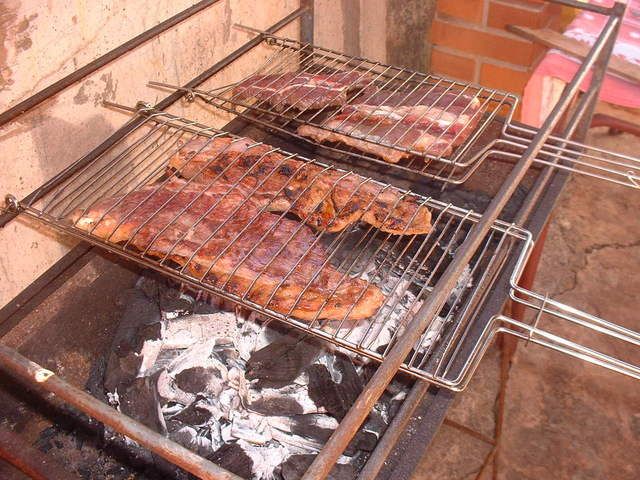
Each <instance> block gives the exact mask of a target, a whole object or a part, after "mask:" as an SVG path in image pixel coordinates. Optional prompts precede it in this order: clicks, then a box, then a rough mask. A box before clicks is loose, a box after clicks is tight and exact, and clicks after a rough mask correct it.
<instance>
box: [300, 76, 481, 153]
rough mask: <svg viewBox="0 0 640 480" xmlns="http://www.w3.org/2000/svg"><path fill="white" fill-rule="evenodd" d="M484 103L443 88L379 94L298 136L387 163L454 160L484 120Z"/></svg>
mask: <svg viewBox="0 0 640 480" xmlns="http://www.w3.org/2000/svg"><path fill="white" fill-rule="evenodd" d="M479 109H480V101H479V100H478V99H477V98H475V97H470V96H468V95H462V94H459V93H453V92H449V91H448V90H446V89H442V88H437V87H434V88H431V89H425V88H422V89H415V90H413V91H409V92H402V91H387V90H378V91H376V92H374V93H371V94H369V95H363V96H361V97H360V98H359V99H357V101H355V102H353V103H351V104H349V105H345V106H344V107H343V108H341V109H340V111H339V112H338V113H337V114H336V115H333V116H331V117H330V118H328V119H327V120H326V121H325V122H324V123H323V124H322V126H321V127H316V126H313V125H302V126H300V127H298V133H299V134H300V135H302V136H305V137H309V138H312V139H313V140H316V141H318V142H340V143H343V144H345V145H349V146H352V147H355V148H357V149H358V150H361V151H363V152H366V153H372V154H374V155H377V156H379V157H381V158H383V159H384V160H386V161H387V162H390V163H398V162H399V161H400V160H402V159H403V158H407V157H410V156H411V155H412V154H411V153H410V152H408V151H406V150H413V151H416V152H418V153H426V154H430V155H433V156H439V157H440V156H448V155H451V153H452V152H453V147H456V146H458V145H460V144H462V143H464V141H465V140H466V139H467V138H468V137H469V135H470V134H471V132H472V131H473V129H474V128H475V127H476V125H477V123H478V121H479V119H480V112H479Z"/></svg>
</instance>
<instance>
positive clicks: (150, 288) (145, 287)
mask: <svg viewBox="0 0 640 480" xmlns="http://www.w3.org/2000/svg"><path fill="white" fill-rule="evenodd" d="M161 285H162V286H164V285H166V279H165V278H164V277H162V276H160V275H159V274H158V273H157V272H154V271H153V270H145V271H144V272H143V274H142V275H141V276H140V278H139V279H138V281H137V282H136V288H137V289H138V290H140V291H141V292H142V293H144V294H145V296H146V297H147V298H148V299H149V300H153V301H155V302H156V303H158V301H159V300H160V289H161Z"/></svg>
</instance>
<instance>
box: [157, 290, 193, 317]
mask: <svg viewBox="0 0 640 480" xmlns="http://www.w3.org/2000/svg"><path fill="white" fill-rule="evenodd" d="M194 306H195V300H194V299H193V298H191V297H190V296H188V295H186V294H183V293H181V292H180V291H179V290H177V289H175V288H164V289H161V290H160V310H162V311H163V312H166V313H171V314H175V316H182V315H188V314H190V313H193V310H194Z"/></svg>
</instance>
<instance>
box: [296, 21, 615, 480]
mask: <svg viewBox="0 0 640 480" xmlns="http://www.w3.org/2000/svg"><path fill="white" fill-rule="evenodd" d="M619 23H620V18H618V17H615V16H613V17H610V18H609V20H608V21H607V23H606V25H605V27H604V28H603V30H602V33H601V34H600V36H599V38H598V41H596V44H595V45H594V47H593V48H592V50H591V52H590V54H589V56H588V57H587V59H586V60H585V62H584V63H583V64H582V65H581V67H580V68H579V69H578V72H577V73H576V75H575V76H574V78H573V80H572V81H571V83H569V84H568V85H567V86H566V87H565V89H564V91H563V95H562V97H561V99H560V100H559V101H558V103H557V104H556V105H555V107H554V108H553V110H552V112H551V114H550V115H549V117H548V118H547V120H546V121H545V122H544V124H543V126H542V128H541V129H540V131H539V132H538V133H537V134H536V135H535V137H534V139H533V140H532V142H531V144H530V145H529V147H528V148H527V149H526V151H525V153H524V154H523V156H522V158H521V160H520V161H519V162H518V163H517V164H516V165H515V167H514V168H513V170H512V171H511V173H510V174H509V176H508V177H507V179H506V180H505V181H504V183H503V185H502V187H501V188H500V190H499V192H498V193H497V194H496V196H495V197H494V199H493V200H492V201H491V203H490V205H489V206H488V208H487V210H486V212H485V213H484V215H483V217H482V218H481V220H480V221H479V222H478V223H477V224H475V225H474V226H473V228H472V230H471V232H470V235H469V236H468V237H467V239H466V240H465V242H464V243H463V245H462V246H461V247H460V249H459V250H458V251H457V252H456V256H455V257H454V259H453V260H452V262H451V264H450V265H449V266H448V268H447V269H446V270H445V272H444V274H443V275H442V277H441V278H440V280H439V281H438V283H437V284H436V286H435V288H434V289H433V291H432V292H431V296H430V298H429V301H428V302H426V303H425V304H424V305H423V306H422V307H421V308H420V310H419V311H418V313H417V315H416V316H415V317H414V318H413V319H412V321H411V323H410V324H409V325H408V326H407V329H406V331H405V333H404V335H403V336H402V338H401V339H400V340H399V341H398V342H397V344H396V345H395V346H394V348H393V349H392V350H391V352H390V353H389V355H388V356H387V358H386V360H385V361H384V362H383V363H382V365H380V367H379V368H378V370H377V371H376V373H375V374H374V375H373V377H372V378H371V379H370V381H369V383H368V384H367V386H366V388H365V390H364V391H363V392H362V393H361V394H360V396H359V397H358V398H357V399H356V401H355V402H354V404H353V406H352V407H351V409H350V410H349V412H348V413H347V415H346V416H345V417H344V419H343V420H342V422H341V423H340V425H339V427H338V429H336V430H335V431H334V433H333V434H332V435H331V437H330V438H329V440H328V441H327V443H326V445H325V446H324V448H323V449H322V451H321V452H320V453H319V454H318V456H317V457H316V458H315V460H314V461H313V463H312V464H311V466H310V467H309V469H308V470H307V472H306V473H305V475H304V476H303V478H304V479H307V480H309V479H319V478H325V477H326V476H327V475H328V474H329V472H330V471H331V469H332V468H333V465H335V462H336V461H337V460H338V458H339V457H340V455H341V454H342V452H343V451H344V450H345V448H346V447H347V445H348V444H349V442H350V441H351V439H352V438H353V436H354V435H355V433H356V432H357V431H358V429H359V428H360V426H361V425H362V423H363V422H364V420H365V419H366V417H367V416H368V414H369V412H370V410H371V408H373V406H374V404H375V403H376V402H377V400H378V398H379V397H380V395H382V393H383V392H384V390H385V389H386V388H387V385H388V384H389V382H390V381H391V380H392V378H393V376H394V375H395V374H396V372H397V370H398V368H399V367H400V365H401V364H402V363H403V361H404V359H405V358H406V356H407V354H409V352H410V351H411V349H412V348H413V347H414V345H415V344H416V341H417V340H418V339H419V338H420V335H421V334H422V332H423V331H424V329H425V328H426V327H427V325H428V323H429V322H430V321H431V320H432V319H433V318H435V317H436V315H437V314H438V312H439V310H440V308H442V305H444V303H445V302H446V300H447V297H448V296H449V294H450V292H451V290H452V289H453V288H454V287H455V285H456V283H457V280H458V278H459V276H460V273H461V272H462V270H463V269H464V268H465V266H466V265H467V263H468V262H469V261H470V260H471V258H472V256H473V254H474V253H475V251H476V250H477V248H478V247H479V246H480V244H481V242H482V239H483V238H484V236H485V235H486V233H487V232H488V231H489V228H490V226H491V224H492V223H493V222H494V221H495V220H496V219H497V217H498V215H499V214H500V212H501V211H502V208H503V207H504V205H505V204H506V202H507V201H508V200H509V198H511V195H512V194H513V193H514V192H515V190H516V189H517V187H518V185H519V184H520V182H521V180H522V179H523V177H524V176H525V174H526V173H527V171H528V170H529V168H530V167H531V164H532V163H533V159H534V158H535V157H536V155H537V154H538V153H539V151H540V150H541V148H542V147H543V145H544V143H545V142H546V140H547V139H548V137H549V136H550V135H551V132H552V130H553V129H554V127H555V126H556V124H557V123H558V122H559V121H560V118H561V116H562V115H563V114H564V112H565V110H566V109H567V107H568V106H569V104H570V102H571V101H572V100H573V97H574V96H575V95H576V93H577V92H578V91H579V88H580V84H581V83H582V81H583V79H584V78H585V76H586V75H587V73H588V72H589V70H590V69H591V66H592V65H593V64H594V62H595V61H596V60H597V58H598V57H599V55H600V53H601V52H602V51H603V49H604V46H605V45H604V43H605V42H606V40H607V39H608V38H609V37H610V36H611V35H612V34H613V33H614V32H615V31H616V28H617V26H618V24H619Z"/></svg>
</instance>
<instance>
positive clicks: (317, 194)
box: [168, 137, 431, 235]
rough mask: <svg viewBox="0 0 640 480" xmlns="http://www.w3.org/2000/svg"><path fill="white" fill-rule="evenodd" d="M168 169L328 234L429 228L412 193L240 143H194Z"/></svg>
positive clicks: (418, 231)
mask: <svg viewBox="0 0 640 480" xmlns="http://www.w3.org/2000/svg"><path fill="white" fill-rule="evenodd" d="M168 166H169V168H170V169H171V170H173V171H176V172H177V174H178V175H179V176H181V177H183V178H187V179H193V181H195V182H199V183H205V184H210V185H215V184H220V183H227V184H234V185H235V184H237V186H238V187H239V188H241V189H242V191H243V192H246V194H247V195H251V198H252V200H253V201H255V202H257V203H261V204H263V205H267V209H268V210H269V211H278V212H283V211H290V212H291V213H293V214H295V215H296V216H298V217H299V218H300V219H301V220H303V221H304V222H305V223H307V224H308V225H311V226H313V227H314V228H317V229H322V230H326V231H329V232H337V231H340V230H342V229H344V228H345V227H347V226H348V225H351V224H353V223H354V222H357V221H359V220H361V221H363V222H366V223H368V224H370V225H372V226H374V227H376V228H379V229H380V230H382V231H384V232H388V233H393V234H407V235H413V234H421V233H427V232H428V231H429V230H430V229H431V213H430V212H429V210H428V209H427V207H426V206H425V205H423V204H422V200H421V199H420V197H418V196H416V195H414V194H410V193H405V192H402V191H401V190H399V189H397V188H394V187H391V186H383V185H380V184H378V183H375V182H373V181H371V180H369V179H367V178H365V177H362V176H361V175H357V174H355V173H352V172H340V171H338V170H335V169H326V168H323V167H321V166H319V165H315V164H312V163H308V162H303V161H301V160H297V159H295V158H289V157H285V156H284V155H282V154H281V153H279V152H275V151H274V149H273V148H272V147H270V146H268V145H256V144H255V143H254V142H252V141H251V140H249V139H246V138H241V139H235V140H234V139H232V138H230V137H217V138H214V139H212V140H210V139H206V138H197V139H194V140H192V141H190V142H189V143H187V144H186V145H184V146H183V147H182V148H181V149H180V151H179V152H178V153H177V154H176V155H174V156H173V157H172V159H171V160H170V162H169V165H168Z"/></svg>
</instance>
